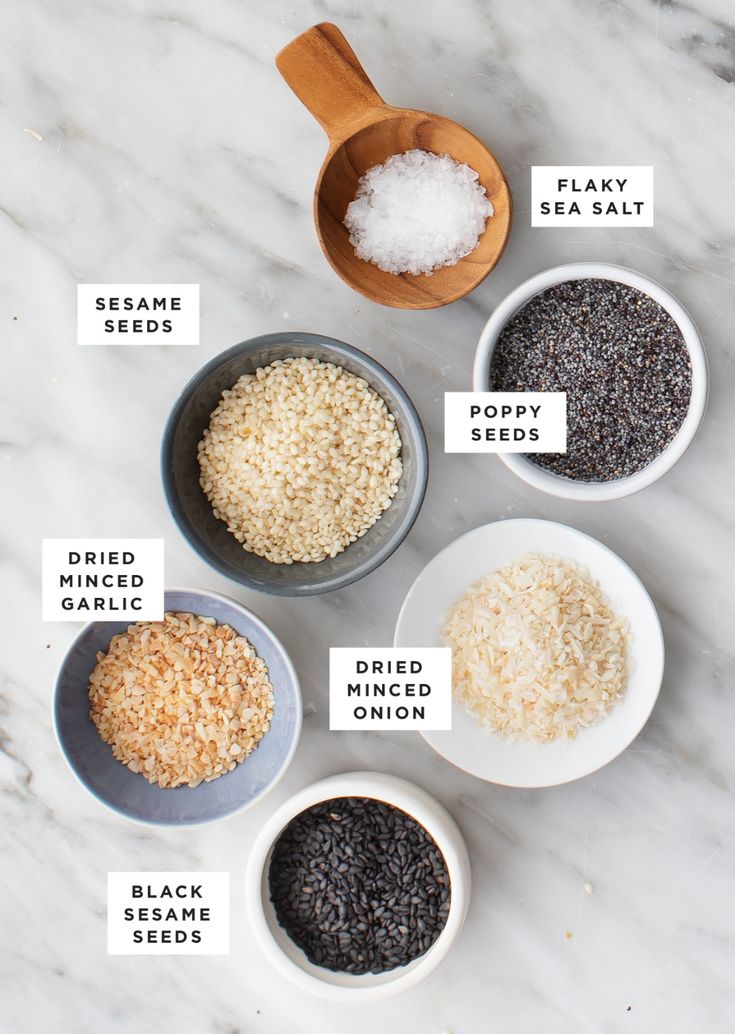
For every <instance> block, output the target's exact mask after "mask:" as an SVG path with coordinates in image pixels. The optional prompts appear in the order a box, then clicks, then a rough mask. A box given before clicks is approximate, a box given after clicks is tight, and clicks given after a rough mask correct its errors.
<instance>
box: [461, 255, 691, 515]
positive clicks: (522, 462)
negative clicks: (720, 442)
mask: <svg viewBox="0 0 735 1034" xmlns="http://www.w3.org/2000/svg"><path fill="white" fill-rule="evenodd" d="M587 279H596V280H615V281H617V282H618V283H621V284H626V285H627V286H628V287H634V288H636V289H637V290H639V291H642V292H643V293H644V294H647V295H649V296H650V297H651V298H653V299H654V301H657V302H658V303H659V305H661V306H662V307H663V308H664V309H665V310H666V311H667V312H668V313H669V315H670V316H671V317H672V319H673V320H674V321H675V322H676V324H677V326H678V327H679V330H680V331H681V333H682V335H683V337H684V341H685V343H686V346H687V348H688V350H689V356H690V358H691V363H692V395H691V399H690V401H689V409H688V411H687V415H686V416H685V418H684V422H683V423H682V425H681V427H680V428H679V430H678V432H677V434H676V436H675V437H674V439H673V441H672V442H671V443H670V444H669V445H668V446H667V448H666V449H664V451H663V452H662V453H661V454H660V455H659V456H657V457H656V459H655V460H653V462H652V463H649V465H648V466H647V467H644V469H643V470H639V471H637V472H636V473H635V474H631V475H630V476H629V477H625V478H619V479H618V480H617V481H602V482H588V481H573V480H572V479H571V478H565V477H562V476H561V475H559V474H552V473H550V472H549V471H547V470H544V469H542V468H541V467H537V466H536V464H534V463H531V461H530V460H528V459H526V457H525V456H523V455H522V454H521V453H509V452H501V453H498V455H499V456H500V459H501V460H502V461H503V463H504V464H505V465H506V467H508V469H509V470H512V471H513V473H514V474H517V475H518V477H519V478H521V479H522V480H523V481H525V482H526V483H527V484H529V485H532V486H533V487H534V488H538V489H540V490H541V491H542V492H548V493H549V494H550V495H555V496H560V497H561V498H562V499H578V500H581V501H583V502H602V501H605V500H608V499H621V498H622V497H623V496H626V495H633V493H634V492H639V491H640V490H641V489H642V488H646V487H647V486H648V485H652V484H653V483H654V481H658V479H659V478H660V477H662V476H663V475H664V474H665V473H666V472H667V471H668V470H670V469H671V468H672V467H673V466H674V464H675V463H676V462H677V460H679V459H680V458H681V457H682V456H683V455H684V453H685V452H686V450H687V448H688V447H689V445H690V444H691V442H692V441H693V439H694V436H695V435H696V433H697V430H698V428H699V425H700V423H701V422H702V417H703V415H704V410H705V407H706V405H707V390H708V377H707V357H706V354H705V351H704V347H703V345H702V339H701V337H700V336H699V331H698V330H697V328H696V326H695V325H694V321H693V320H692V318H691V316H690V315H689V313H688V312H687V311H686V309H685V308H684V306H683V305H682V304H681V302H679V301H677V299H676V298H674V296H673V295H672V294H671V293H670V292H669V291H667V290H666V288H665V287H662V286H661V285H660V284H657V283H656V281H655V280H651V279H649V278H648V277H647V276H644V275H643V274H642V273H637V272H636V271H635V270H633V269H626V268H625V267H624V266H614V265H610V264H608V263H604V262H573V263H570V264H569V265H564V266H554V268H553V269H547V270H544V272H543V273H537V274H536V276H532V277H531V278H530V279H529V280H526V281H525V282H524V283H522V284H520V285H519V286H518V287H516V288H515V290H513V291H511V292H510V294H509V295H506V297H505V298H504V299H503V301H502V302H501V303H500V305H498V307H497V308H496V309H495V311H494V312H493V314H492V316H491V317H490V319H489V320H488V321H487V323H486V324H485V327H484V329H483V331H482V334H481V335H480V340H479V341H478V343H477V351H476V352H475V364H474V368H473V371H472V382H473V388H474V390H475V391H488V390H489V385H490V369H491V365H492V358H493V352H494V350H495V346H496V345H497V343H498V339H499V338H500V335H501V334H502V332H503V330H504V328H505V326H506V324H507V323H508V322H509V321H510V320H511V319H512V318H513V317H514V316H515V315H516V313H517V312H519V311H520V310H521V309H522V308H524V306H525V305H527V304H528V302H529V301H530V300H531V298H533V297H535V296H536V295H537V294H540V293H541V292H542V291H545V290H547V288H549V287H553V286H554V285H555V284H561V283H565V282H566V281H568V280H587Z"/></svg>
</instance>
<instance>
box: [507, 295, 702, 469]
mask: <svg viewBox="0 0 735 1034" xmlns="http://www.w3.org/2000/svg"><path fill="white" fill-rule="evenodd" d="M490 389H491V390H492V391H566V393H567V451H566V453H563V454H562V453H536V454H529V455H528V456H527V457H526V458H527V459H528V460H530V461H531V462H532V463H535V464H536V465H537V466H539V467H543V468H545V469H546V470H549V471H551V472H552V473H554V474H558V475H560V476H561V477H566V478H571V479H573V480H576V481H587V482H601V481H616V480H618V479H619V478H624V477H629V476H630V475H631V474H635V473H636V472H637V471H639V470H643V469H644V468H645V467H647V466H648V465H649V464H650V463H651V462H653V460H655V459H656V458H657V457H658V456H660V455H661V453H662V452H663V451H664V449H666V447H667V446H668V445H670V443H671V442H672V440H673V438H674V437H675V435H676V434H677V432H678V430H679V428H680V427H681V425H682V423H683V422H684V418H685V417H686V414H687V410H688V408H689V402H690V398H691V393H692V368H691V360H690V356H689V350H688V349H687V346H686V342H685V341H684V337H683V335H682V333H681V330H680V329H679V327H678V325H677V323H676V321H675V320H674V319H673V318H672V317H671V316H670V315H669V313H668V312H667V311H666V310H665V309H664V308H663V307H662V306H661V305H659V303H658V302H657V301H654V299H653V298H651V297H650V296H649V295H647V294H644V293H643V292H642V291H638V290H636V289H635V288H633V287H628V286H627V285H625V284H621V283H618V282H617V281H615V280H601V279H587V280H569V281H566V282H565V283H561V284H556V285H555V286H553V287H550V288H548V289H547V290H546V291H543V292H541V294H538V295H536V297H535V298H532V299H531V300H530V301H529V302H528V304H527V305H525V306H524V308H522V309H521V310H520V312H518V313H517V314H516V315H515V316H514V317H513V319H511V320H510V321H509V322H508V324H507V325H506V327H505V329H504V330H503V332H502V334H501V335H500V339H499V341H498V344H497V347H496V348H495V351H494V353H493V361H492V368H491V371H490Z"/></svg>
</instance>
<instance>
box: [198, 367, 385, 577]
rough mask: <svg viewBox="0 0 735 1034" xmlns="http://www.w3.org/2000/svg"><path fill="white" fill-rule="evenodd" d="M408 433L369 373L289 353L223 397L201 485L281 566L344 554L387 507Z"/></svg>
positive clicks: (230, 526) (247, 541)
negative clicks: (398, 423)
mask: <svg viewBox="0 0 735 1034" xmlns="http://www.w3.org/2000/svg"><path fill="white" fill-rule="evenodd" d="M400 452H401V439H400V437H399V434H398V430H397V429H396V423H395V418H394V417H393V415H392V414H391V413H390V412H389V411H388V407H387V406H386V404H385V402H384V401H383V399H382V398H381V397H380V396H379V395H378V394H377V393H376V392H375V391H373V389H372V388H371V387H370V386H369V385H368V383H367V381H365V380H363V379H362V378H361V377H355V376H354V375H353V374H351V373H349V372H348V371H347V370H344V369H343V368H342V367H339V366H335V365H334V364H333V363H323V362H320V361H319V360H318V359H307V358H305V357H299V358H293V359H284V360H279V361H277V362H273V363H271V365H270V366H265V367H261V368H260V369H258V370H256V371H255V373H252V374H245V375H244V376H243V377H241V378H240V379H239V380H238V381H237V383H236V384H235V385H234V386H233V387H232V388H231V389H230V390H228V391H224V392H223V393H222V398H221V400H220V403H219V405H218V406H217V408H216V409H215V410H214V412H213V413H212V416H211V419H210V423H209V427H208V428H207V430H206V431H205V432H204V435H203V437H202V440H201V442H200V443H199V449H198V456H199V466H200V471H201V479H200V484H201V486H202V489H203V491H204V493H205V495H206V496H207V498H208V499H209V502H210V503H211V505H212V509H213V511H214V515H215V517H216V518H217V519H218V520H221V521H224V522H225V523H226V524H227V530H228V531H230V532H231V533H232V534H233V535H234V536H235V538H236V539H237V540H238V542H241V543H242V546H243V548H244V549H246V550H248V552H251V553H255V554H257V555H258V556H262V557H265V558H266V559H267V560H270V561H271V562H272V563H274V564H291V563H294V562H295V561H301V562H317V561H320V560H324V559H325V558H326V557H334V556H337V554H338V553H341V552H342V551H343V550H344V549H346V547H347V546H348V545H349V544H350V543H351V542H355V541H356V539H358V538H360V536H361V535H364V534H365V532H366V531H368V529H369V528H371V527H372V525H373V524H375V522H376V521H377V520H378V518H379V517H380V516H381V514H382V513H383V511H384V510H386V509H387V508H388V507H389V506H390V504H391V502H392V500H393V497H394V495H395V494H396V492H397V490H398V482H399V481H400V478H401V474H402V472H403V465H402V462H401V457H400Z"/></svg>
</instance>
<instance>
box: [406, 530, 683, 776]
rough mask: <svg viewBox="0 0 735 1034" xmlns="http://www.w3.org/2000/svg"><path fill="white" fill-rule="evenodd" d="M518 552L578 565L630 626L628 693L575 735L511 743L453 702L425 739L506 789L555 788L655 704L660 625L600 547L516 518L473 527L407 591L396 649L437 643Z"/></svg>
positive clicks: (633, 729) (590, 764) (586, 768)
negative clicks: (471, 591) (463, 601)
mask: <svg viewBox="0 0 735 1034" xmlns="http://www.w3.org/2000/svg"><path fill="white" fill-rule="evenodd" d="M524 553H541V554H549V555H554V556H559V557H562V558H564V559H569V560H576V561H577V562H578V563H580V564H581V565H583V566H584V567H586V568H587V569H588V570H589V572H590V575H591V576H592V578H593V579H594V580H595V581H597V582H598V583H599V585H600V587H601V588H602V590H603V591H604V592H605V594H606V595H607V597H608V599H609V600H610V602H611V604H612V606H613V608H614V610H615V611H616V613H617V614H618V615H619V616H620V617H624V618H627V619H628V622H629V624H630V643H629V651H630V652H629V656H630V659H631V662H632V665H631V667H632V670H631V673H630V677H629V680H628V686H627V688H626V691H625V694H624V696H623V698H622V700H620V701H619V702H618V703H617V704H616V705H615V707H613V708H612V710H611V711H610V713H609V714H608V715H607V716H606V717H605V718H604V719H603V720H602V721H601V722H600V724H599V725H595V726H592V727H590V728H588V729H583V730H582V731H581V732H580V733H578V735H577V737H576V739H574V740H571V741H569V742H563V741H555V742H553V743H532V742H510V741H509V740H507V739H505V738H504V737H502V736H500V735H499V734H497V733H494V732H491V731H489V730H486V729H485V728H484V727H482V726H481V725H480V723H479V722H478V720H477V719H476V718H475V717H474V716H473V715H471V714H468V713H467V712H466V711H465V709H464V706H463V705H462V704H460V703H458V702H457V701H456V700H455V701H453V705H452V729H451V731H449V732H424V733H422V735H423V737H424V739H425V740H426V741H427V743H429V744H430V745H431V746H432V747H433V748H434V750H436V751H437V752H438V753H439V754H441V755H442V757H444V758H446V759H447V761H451V762H452V764H454V765H456V766H457V767H458V768H461V769H464V771H466V772H469V773H471V774H472V775H474V776H478V777H479V778H480V779H486V780H488V781H489V782H491V783H500V784H502V785H504V786H522V787H539V786H556V785H558V784H560V783H567V782H570V781H571V780H573V779H579V778H580V777H581V776H585V775H589V774H590V773H591V772H595V771H596V770H597V769H599V768H602V766H603V765H606V764H608V762H610V761H612V760H613V759H614V758H616V757H617V756H618V754H620V753H621V752H622V751H623V750H625V748H626V747H627V746H628V744H629V743H631V742H632V741H633V740H634V739H635V737H636V736H637V735H638V733H639V732H640V730H641V729H642V728H643V726H644V725H645V723H646V721H647V720H648V717H649V715H650V713H651V711H652V710H653V706H654V704H655V703H656V698H657V697H658V693H659V689H660V687H661V679H662V677H663V670H664V642H663V635H662V633H661V624H660V622H659V619H658V614H657V613H656V608H655V607H654V605H653V601H652V600H651V597H650V596H649V595H648V593H647V592H646V590H645V589H644V587H643V585H642V584H641V582H640V580H639V579H638V577H637V576H636V575H635V574H634V573H633V571H631V569H630V568H629V567H628V565H627V564H626V563H624V562H623V561H622V560H621V559H620V557H619V556H617V555H616V554H615V553H613V552H612V550H610V549H608V548H607V546H603V545H602V543H601V542H598V541H597V540H596V539H593V538H591V537H590V536H589V535H584V534H583V533H582V532H580V531H576V530H575V529H574V528H569V527H567V526H566V525H565V524H555V523H554V522H552V521H539V520H531V519H525V518H523V519H519V520H508V521H499V522H498V523H496V524H486V525H485V526H484V527H481V528H475V530H474V531H470V532H468V533H467V534H466V535H463V536H462V537H461V538H459V539H456V540H455V541H454V542H452V543H451V544H450V545H449V546H447V547H446V548H445V549H443V550H442V551H441V553H438V554H437V555H436V556H435V557H434V559H433V560H430V561H429V563H428V564H427V565H426V567H425V568H424V569H423V571H422V572H421V573H420V574H419V576H418V578H417V579H416V581H415V582H414V583H413V585H412V586H411V588H410V589H409V591H408V595H407V596H406V599H405V600H404V602H403V606H402V607H401V612H400V614H399V615H398V622H397V624H396V631H395V645H396V646H441V645H443V643H442V639H441V632H442V627H443V624H444V617H445V615H446V613H447V611H448V610H449V609H450V608H451V607H452V605H453V604H454V603H455V602H456V601H457V600H458V599H459V598H460V596H462V595H463V594H464V592H465V591H466V590H467V589H468V588H469V586H470V585H471V584H472V583H473V582H476V581H478V580H479V579H480V578H482V577H483V576H484V575H486V574H490V573H491V572H492V571H494V570H496V569H497V568H498V567H501V566H503V565H504V564H508V563H511V562H513V561H514V560H516V559H518V558H519V557H521V556H522V555H523V554H524Z"/></svg>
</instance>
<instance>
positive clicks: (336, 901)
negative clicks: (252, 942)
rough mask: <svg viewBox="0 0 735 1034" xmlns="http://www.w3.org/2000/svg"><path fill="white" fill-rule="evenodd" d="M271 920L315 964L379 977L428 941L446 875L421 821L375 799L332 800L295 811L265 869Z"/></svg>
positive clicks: (445, 899)
mask: <svg viewBox="0 0 735 1034" xmlns="http://www.w3.org/2000/svg"><path fill="white" fill-rule="evenodd" d="M268 880H269V886H270V895H271V901H272V902H273V906H274V908H275V910H276V916H277V918H278V922H279V923H280V924H281V926H282V927H283V928H284V929H285V930H286V932H287V933H288V935H289V937H290V938H291V939H292V940H293V941H294V942H295V943H296V944H297V945H298V946H299V947H300V948H302V949H303V951H304V952H305V953H306V955H307V957H308V959H309V960H310V961H311V962H313V963H315V964H316V965H318V966H324V967H325V968H327V969H331V970H335V971H339V972H343V973H355V974H358V973H383V972H385V971H386V970H390V969H395V968H396V967H398V966H405V965H407V964H408V963H409V962H411V961H412V960H413V959H416V958H418V957H419V956H420V955H423V954H424V953H425V952H426V951H428V950H429V948H430V947H431V946H432V944H433V943H434V941H435V940H436V939H437V937H438V936H439V934H440V933H441V931H442V929H443V927H444V924H445V923H446V921H447V916H448V914H449V904H450V884H449V873H448V872H447V867H446V863H445V861H444V858H443V856H442V853H441V851H440V850H439V848H438V847H437V846H436V844H435V843H434V841H433V839H432V838H431V837H430V836H429V834H428V833H427V832H426V830H425V829H424V828H423V826H420V825H419V824H418V823H417V822H416V821H415V820H414V819H412V818H411V817H410V816H409V815H407V814H406V813H405V812H403V811H400V810H399V809H398V808H394V807H392V806H391V805H389V804H385V803H383V802H382V801H377V800H374V799H372V798H364V797H338V798H335V799H334V800H331V801H325V802H323V803H321V804H318V805H315V806H314V807H313V808H309V809H308V810H306V811H304V812H302V813H301V814H300V815H297V816H296V818H295V819H292V821H291V822H290V823H289V824H288V826H286V828H285V829H284V831H283V833H281V835H280V837H279V838H278V840H277V841H276V844H275V846H274V848H273V854H272V856H271V862H270V868H269V873H268Z"/></svg>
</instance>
